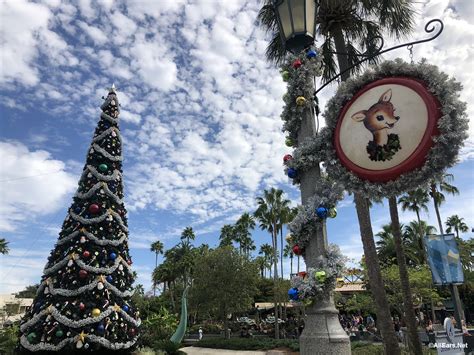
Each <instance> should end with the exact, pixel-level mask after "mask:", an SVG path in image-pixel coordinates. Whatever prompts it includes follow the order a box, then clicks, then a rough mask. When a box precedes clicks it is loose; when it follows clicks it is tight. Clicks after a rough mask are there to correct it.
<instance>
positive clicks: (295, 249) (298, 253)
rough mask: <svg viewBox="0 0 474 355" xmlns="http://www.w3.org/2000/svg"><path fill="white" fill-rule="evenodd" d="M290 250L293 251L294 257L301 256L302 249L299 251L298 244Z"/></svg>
mask: <svg viewBox="0 0 474 355" xmlns="http://www.w3.org/2000/svg"><path fill="white" fill-rule="evenodd" d="M292 250H293V254H295V255H301V254H303V249H301V248H300V247H299V245H298V244H297V245H295V246H293V249H292Z"/></svg>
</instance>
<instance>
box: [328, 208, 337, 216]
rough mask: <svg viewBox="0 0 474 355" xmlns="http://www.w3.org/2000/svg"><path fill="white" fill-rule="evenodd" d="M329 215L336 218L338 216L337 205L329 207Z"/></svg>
mask: <svg viewBox="0 0 474 355" xmlns="http://www.w3.org/2000/svg"><path fill="white" fill-rule="evenodd" d="M328 216H329V217H330V218H336V216H337V210H336V208H335V207H331V208H330V209H329V211H328Z"/></svg>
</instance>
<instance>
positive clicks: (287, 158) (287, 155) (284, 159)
mask: <svg viewBox="0 0 474 355" xmlns="http://www.w3.org/2000/svg"><path fill="white" fill-rule="evenodd" d="M291 159H293V156H292V155H291V154H286V155H285V156H284V157H283V162H284V163H286V162H287V161H289V160H291Z"/></svg>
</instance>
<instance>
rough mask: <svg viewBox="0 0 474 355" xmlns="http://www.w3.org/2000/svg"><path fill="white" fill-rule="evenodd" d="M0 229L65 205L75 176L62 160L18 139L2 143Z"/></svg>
mask: <svg viewBox="0 0 474 355" xmlns="http://www.w3.org/2000/svg"><path fill="white" fill-rule="evenodd" d="M0 156H2V165H1V170H0V180H1V181H2V183H1V184H0V230H2V231H13V230H15V229H16V226H17V223H18V222H24V221H27V220H31V219H32V218H33V217H34V216H37V215H46V214H50V213H52V212H55V211H57V210H58V209H60V208H64V206H63V201H64V198H65V197H66V196H67V195H68V194H69V193H71V192H72V191H73V189H74V187H75V185H76V184H75V179H74V178H73V177H72V176H71V175H70V174H68V173H67V172H66V171H65V169H66V166H65V164H64V163H63V162H62V161H59V160H55V159H53V158H52V157H51V155H50V154H49V153H48V152H46V151H44V150H36V151H30V150H28V148H27V147H26V146H25V145H23V144H21V143H18V142H0Z"/></svg>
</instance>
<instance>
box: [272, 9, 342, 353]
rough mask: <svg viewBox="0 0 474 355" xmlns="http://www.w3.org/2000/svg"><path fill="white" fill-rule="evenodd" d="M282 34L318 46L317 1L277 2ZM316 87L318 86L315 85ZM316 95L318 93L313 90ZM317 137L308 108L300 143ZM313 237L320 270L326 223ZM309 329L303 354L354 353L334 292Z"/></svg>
mask: <svg viewBox="0 0 474 355" xmlns="http://www.w3.org/2000/svg"><path fill="white" fill-rule="evenodd" d="M274 8H275V14H276V16H277V21H278V25H279V28H280V34H281V37H282V41H283V44H284V46H285V50H287V51H289V52H292V53H300V52H301V51H303V50H304V49H305V48H308V47H309V46H311V45H312V44H313V43H314V38H315V32H316V3H315V1H314V0H297V1H295V0H293V1H288V0H286V1H285V0H279V1H274ZM310 85H312V86H313V88H314V85H313V84H312V82H311V84H310ZM313 92H314V90H313ZM316 135H317V130H316V123H315V116H314V113H313V110H312V108H311V107H306V109H305V112H304V115H303V119H302V122H301V125H300V128H299V130H298V134H297V143H298V144H301V143H303V142H304V141H305V140H308V139H311V138H313V137H315V136H316ZM299 179H300V189H301V202H302V204H303V205H306V204H307V203H308V202H309V200H310V198H311V197H313V195H315V193H316V191H317V188H318V186H319V185H320V184H321V179H322V177H321V169H320V167H319V164H314V165H313V167H312V168H309V169H307V170H306V171H304V172H301V174H299ZM312 234H313V235H310V236H308V239H309V243H308V244H307V246H306V248H305V253H304V259H305V262H306V266H307V268H317V267H318V261H320V260H321V259H324V258H326V255H327V250H328V241H327V234H326V222H325V221H324V220H322V221H321V222H319V223H317V224H316V226H315V228H314V232H313V233H312ZM306 314H307V316H306V320H305V328H304V330H303V333H302V334H301V336H300V352H301V354H303V355H306V354H307V355H317V354H325V355H326V354H350V353H351V347H350V341H349V337H348V336H347V334H346V332H345V331H344V330H343V329H342V326H341V324H340V322H339V317H338V314H339V312H338V311H337V310H336V308H335V306H334V300H333V296H332V294H331V292H329V293H326V294H325V295H324V296H323V297H322V298H320V299H318V300H317V301H316V302H314V303H313V304H312V305H311V306H309V307H308V308H307V311H306Z"/></svg>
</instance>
